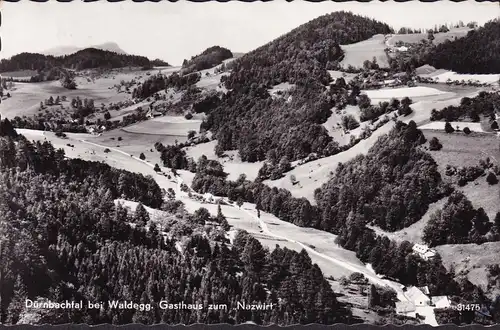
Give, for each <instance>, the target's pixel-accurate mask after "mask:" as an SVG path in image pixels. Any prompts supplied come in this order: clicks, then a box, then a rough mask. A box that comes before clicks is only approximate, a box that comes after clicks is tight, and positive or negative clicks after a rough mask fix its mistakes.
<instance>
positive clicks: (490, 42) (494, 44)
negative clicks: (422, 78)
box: [425, 20, 500, 74]
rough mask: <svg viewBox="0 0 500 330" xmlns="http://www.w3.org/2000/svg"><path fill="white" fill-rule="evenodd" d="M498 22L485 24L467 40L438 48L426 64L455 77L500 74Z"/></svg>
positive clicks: (470, 33)
mask: <svg viewBox="0 0 500 330" xmlns="http://www.w3.org/2000/svg"><path fill="white" fill-rule="evenodd" d="M498 54H500V20H495V21H491V22H488V23H486V24H485V25H484V27H481V28H479V29H477V30H472V31H470V32H469V33H468V34H467V36H466V37H464V38H459V39H456V40H454V41H446V42H444V43H442V44H439V45H437V46H436V47H435V48H434V49H433V50H432V51H431V52H430V53H429V54H428V55H427V58H426V61H425V62H426V63H428V64H430V65H432V66H434V67H436V68H439V69H448V70H452V71H455V72H458V73H476V74H488V73H500V56H499V55H498Z"/></svg>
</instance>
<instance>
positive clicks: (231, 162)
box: [184, 140, 263, 181]
mask: <svg viewBox="0 0 500 330" xmlns="http://www.w3.org/2000/svg"><path fill="white" fill-rule="evenodd" d="M216 145H217V140H213V141H210V142H207V143H201V144H197V145H195V146H192V147H186V148H184V150H186V154H187V155H188V156H189V157H193V158H194V160H198V158H200V157H201V156H202V155H205V156H207V158H208V159H213V160H217V161H218V162H220V163H221V164H222V165H223V166H224V171H225V172H226V173H228V174H229V175H228V179H229V180H233V181H236V180H237V179H238V177H239V176H240V175H241V174H245V175H246V177H247V179H248V180H252V181H253V180H255V178H257V175H258V174H259V169H260V168H261V167H262V165H263V162H255V163H248V162H243V161H241V159H240V157H239V156H238V152H237V151H226V152H225V154H226V155H227V156H226V157H222V158H219V157H217V156H216V155H215V151H214V148H215V146H216Z"/></svg>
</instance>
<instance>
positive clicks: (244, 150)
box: [0, 12, 500, 326]
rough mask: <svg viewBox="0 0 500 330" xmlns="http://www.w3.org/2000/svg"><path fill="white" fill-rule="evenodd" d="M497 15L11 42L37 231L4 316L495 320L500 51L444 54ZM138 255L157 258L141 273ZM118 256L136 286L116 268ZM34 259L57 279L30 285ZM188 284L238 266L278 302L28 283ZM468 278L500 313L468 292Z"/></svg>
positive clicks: (24, 223)
mask: <svg viewBox="0 0 500 330" xmlns="http://www.w3.org/2000/svg"><path fill="white" fill-rule="evenodd" d="M496 25H499V23H498V21H492V22H490V23H487V24H486V25H485V26H484V27H475V28H471V27H464V26H463V23H462V25H460V24H457V26H455V27H451V30H450V29H448V27H447V26H444V27H445V28H446V29H448V30H449V31H447V32H440V31H439V32H438V31H437V30H436V28H435V31H433V30H432V29H431V30H430V31H429V32H426V33H420V32H417V33H396V31H395V30H394V29H393V28H392V27H390V26H389V25H387V24H386V23H382V22H379V21H377V20H375V19H370V18H367V17H362V16H358V15H355V14H352V13H350V12H334V13H332V14H327V15H323V16H320V17H318V18H316V19H314V20H312V21H310V22H308V23H305V24H304V25H301V26H299V27H297V28H296V29H294V30H292V31H291V32H289V33H287V34H284V35H282V36H281V37H278V38H277V39H275V40H273V41H271V42H269V43H267V44H264V45H263V46H260V47H259V48H256V49H255V50H252V51H249V52H247V53H245V54H239V53H232V52H231V51H230V50H229V49H227V48H224V47H220V46H213V47H210V48H207V49H206V50H204V51H203V52H201V53H199V54H197V55H194V56H192V57H191V59H189V60H188V59H186V60H184V62H183V64H182V65H181V66H170V65H168V63H166V62H164V61H162V60H154V61H152V60H149V59H148V58H146V57H143V56H135V55H128V54H126V53H125V52H124V51H123V50H121V48H120V47H119V46H118V44H115V43H106V44H103V45H104V46H102V45H101V46H102V47H101V46H99V47H97V46H96V47H95V48H99V49H95V48H88V49H74V53H71V54H67V55H66V56H58V55H57V54H59V53H61V54H62V53H63V52H65V51H68V52H69V51H71V52H73V51H72V50H66V48H67V47H62V48H61V49H57V48H54V49H51V50H49V51H47V53H48V54H56V55H57V56H55V57H54V56H47V55H43V54H30V53H23V54H20V55H18V57H17V58H16V57H15V56H14V57H13V58H11V59H9V60H2V62H1V65H0V69H1V70H0V71H2V73H1V79H0V81H1V85H2V86H1V92H2V93H1V102H0V118H1V120H2V122H1V125H0V156H1V157H0V169H1V171H2V172H1V173H0V174H1V176H0V177H1V178H2V180H3V181H2V182H0V195H1V196H2V197H5V198H4V199H5V200H6V201H3V202H2V203H0V206H1V207H2V208H3V209H5V210H6V211H5V212H4V215H3V218H1V217H0V225H1V226H0V229H1V231H0V242H3V241H5V242H14V241H15V240H16V239H19V241H20V242H22V243H21V244H20V245H19V246H21V247H20V248H19V249H18V250H15V251H16V252H15V255H21V254H22V253H27V255H28V256H27V257H26V259H24V261H19V262H18V261H16V260H14V259H12V260H11V259H8V258H7V257H5V259H4V260H9V262H10V264H7V261H5V262H4V263H3V264H0V266H1V267H2V268H0V270H1V271H3V269H4V268H5V269H8V267H14V268H15V269H16V271H18V272H19V274H18V275H19V276H17V275H15V274H17V273H15V272H13V273H12V274H14V275H12V276H10V275H9V276H10V277H8V278H7V279H6V280H5V281H6V282H5V283H7V284H8V286H9V290H10V291H9V293H8V295H9V298H8V299H7V300H4V301H7V302H6V303H5V304H6V305H5V306H4V305H2V303H1V302H0V307H1V308H3V309H4V310H5V313H4V314H5V315H8V321H7V316H2V315H0V321H2V322H10V323H13V324H14V323H15V322H17V320H24V319H30V318H31V319H36V320H37V321H33V322H32V323H37V322H42V321H43V320H44V317H47V318H48V320H64V319H66V320H73V319H76V318H77V317H81V319H82V320H86V321H85V322H89V323H92V324H98V323H103V322H111V321H112V323H115V324H118V323H127V322H131V321H134V322H138V323H146V324H153V323H159V322H160V321H161V322H174V321H175V322H178V323H179V322H184V323H190V324H191V323H196V322H200V321H201V320H202V318H204V320H208V319H209V318H211V319H210V320H211V321H210V322H211V323H217V321H219V322H223V321H226V322H230V323H234V324H238V323H242V322H243V321H242V320H244V321H245V322H247V321H250V322H254V323H257V324H265V325H267V324H272V323H273V322H275V323H278V324H280V325H290V324H295V323H301V324H309V323H313V321H314V322H316V323H325V324H333V323H335V322H337V321H338V322H346V323H360V322H365V323H372V324H379V325H382V324H387V323H394V324H398V325H402V324H428V325H432V326H438V325H440V324H444V323H446V322H445V321H450V322H454V323H456V324H459V325H464V324H470V323H480V324H485V325H490V324H493V323H497V322H498V321H500V314H499V313H500V304H497V303H496V302H495V299H496V297H497V295H498V294H500V287H498V283H500V280H498V279H497V277H498V276H499V275H498V274H497V272H496V269H497V268H495V267H498V258H497V255H498V253H499V242H500V208H499V206H498V205H499V204H498V200H499V198H500V197H499V196H500V195H499V190H498V189H499V188H498V184H499V180H498V179H497V177H498V176H500V164H498V161H500V149H499V139H498V136H499V134H500V133H499V132H500V128H499V126H498V125H499V123H498V118H499V116H500V95H499V90H500V85H499V84H500V72H499V71H498V70H495V69H492V70H491V72H490V71H488V70H486V71H487V73H486V71H485V67H487V64H488V63H493V64H491V65H492V68H494V67H495V68H496V66H495V65H496V64H497V62H495V61H496V60H495V59H491V57H490V55H489V53H487V54H482V53H481V54H479V55H478V54H476V53H474V55H475V56H478V64H477V66H474V68H475V69H474V70H475V71H474V72H464V70H462V65H463V63H465V62H460V61H458V60H457V61H454V62H453V66H449V67H448V66H440V65H441V64H442V60H441V57H442V56H443V54H445V53H446V52H448V51H450V49H453V47H455V46H454V45H456V44H461V43H465V44H467V43H469V42H472V41H470V40H471V39H472V38H474V37H477V38H478V39H479V40H481V41H484V40H486V39H487V38H486V37H485V35H489V34H488V33H491V31H490V30H494V29H496V28H497V27H496ZM499 26H500V25H499ZM440 29H441V30H443V31H444V30H445V29H444V28H443V27H440ZM403 30H404V29H403ZM470 31H472V32H470ZM400 32H401V31H400ZM422 40H423V41H422ZM106 47H107V48H110V50H106V49H107V48H106ZM491 47H496V46H491ZM104 48H106V49H104ZM67 49H70V48H67ZM127 49H128V48H127ZM422 49H423V50H422ZM403 53H404V54H403ZM462 55H463V56H466V54H465V55H464V54H461V55H460V56H462ZM41 59H43V60H41ZM26 63H28V64H26ZM157 64H159V65H157ZM431 64H432V65H431ZM433 65H435V66H433ZM28 67H31V70H30V69H29V68H28ZM33 69H34V70H33ZM452 70H455V71H452ZM53 75H56V76H53ZM38 80H41V81H38ZM466 128H467V129H466ZM17 134H20V135H22V136H24V137H25V138H26V139H24V138H22V137H20V136H18V135H17ZM58 150H63V152H61V151H58ZM120 171H122V172H120ZM30 182H33V184H32V185H30ZM2 185H3V187H2ZM7 187H9V189H8V188H7ZM10 187H13V189H12V191H10ZM28 187H29V190H30V191H29V192H27V193H26V194H22V193H21V192H22V190H23V189H28ZM51 189H53V191H54V192H51V191H52V190H51ZM85 194H89V198H88V200H85V199H84V197H83V196H85ZM42 196H43V197H44V198H46V200H47V201H46V204H44V202H43V201H42V200H41V199H42ZM8 198H10V199H11V201H10V202H7V199H8ZM30 199H31V200H33V201H34V203H35V204H36V207H30V206H29V205H30V204H29V202H30ZM78 201H79V204H78ZM123 208H124V209H125V210H126V211H123ZM71 216H72V217H73V218H71V219H69V217H71ZM112 228H114V229H112ZM93 230H94V231H95V233H93ZM440 235H441V236H440ZM49 242H50V243H49ZM8 244H11V243H8ZM12 244H14V243H12ZM8 246H9V248H10V247H11V245H8ZM12 246H14V245H12ZM419 247H422V249H426V250H428V249H429V248H430V250H431V251H433V253H435V254H433V255H432V257H428V256H427V255H425V253H423V252H421V251H420V250H419ZM12 249H14V248H12ZM121 249H123V252H120V251H122V250H121ZM12 251H14V250H12ZM20 251H21V252H20ZM23 251H28V252H23ZM29 251H35V252H29ZM139 251H141V252H139ZM146 251H148V252H146ZM2 253H3V252H2V251H0V256H3V254H2ZM148 253H152V254H153V255H154V257H152V258H150V260H154V261H151V263H148V262H146V260H147V259H143V258H145V256H146V255H147V254H148ZM124 255H128V256H130V258H131V261H130V264H134V265H136V267H138V268H140V269H142V272H140V273H144V275H142V274H140V273H138V274H134V275H133V276H132V275H130V276H128V277H127V276H125V275H124V274H125V273H126V272H128V270H125V269H126V268H129V267H128V266H127V265H125V261H123V260H124V259H120V258H123V256H124ZM9 258H10V257H9ZM92 258H93V259H92ZM118 259H120V260H121V261H119V260H118ZM189 259H192V261H191V260H189ZM46 260H48V261H46ZM162 260H163V261H162ZM24 262H29V263H32V264H33V265H34V266H33V267H34V268H33V269H34V270H33V271H31V272H25V270H24V269H25V268H26V267H25V264H24ZM191 262H192V263H191ZM167 264H168V266H166V265H167ZM9 265H10V266H9ZM62 265H69V266H68V270H67V271H66V270H64V271H63V270H62V269H63V268H61V267H63V266H62ZM124 265H125V266H124ZM87 266H88V267H89V268H88V269H92V272H90V270H89V274H83V273H82V274H79V273H78V272H77V270H81V269H84V267H87ZM16 267H17V268H16ZM23 267H24V268H23ZM108 267H109V268H108ZM141 267H142V268H141ZM151 267H152V268H151ZM169 267H170V268H169ZM176 267H177V268H176ZM148 268H151V269H150V270H151V274H152V275H151V276H150V275H149V274H148V275H146V274H147V273H148V271H147V270H146V269H148ZM167 268H168V269H167ZM104 269H106V271H104ZM145 270H146V271H145ZM115 272H121V273H120V275H119V276H120V281H122V282H123V283H128V284H124V285H122V287H123V288H125V289H120V288H118V287H116V286H114V285H112V284H109V283H108V282H109V281H108V280H109V279H108V275H109V276H114V275H112V274H114V273H115ZM169 272H175V274H176V276H177V277H179V278H181V279H180V281H181V282H182V284H179V285H178V283H174V282H175V281H174V280H172V279H164V278H167V277H169V276H166V274H168V273H169ZM190 272H193V274H196V275H193V276H191V275H187V274H189V273H190ZM59 273H60V274H59ZM222 273H223V275H222ZM48 274H58V275H57V276H59V277H57V281H58V284H57V286H53V285H52V284H50V283H49V282H50V281H49V280H48V278H50V276H49V275H48ZM103 274H105V275H103ZM203 274H206V275H203ZM37 275H38V276H40V278H41V279H42V282H43V284H42V285H43V290H42V289H38V288H36V287H32V286H30V285H28V279H32V278H34V277H36V276H37ZM116 276H118V275H116ZM218 276H219V277H221V278H222V277H223V276H226V277H224V280H218V279H217V278H218ZM132 277H133V278H134V280H133V281H134V282H128V281H129V280H130V281H132V280H131V278H132ZM110 278H111V277H110ZM172 278H174V279H175V276H173V277H172ZM308 278H311V280H310V281H309V282H310V283H308ZM1 281H2V278H1V277H0V282H1ZM7 281H8V282H7ZM162 281H170V282H162ZM172 281H173V282H172ZM139 282H140V283H142V282H144V285H143V284H141V285H138V284H137V283H139ZM181 282H179V283H181ZM313 282H314V283H313ZM2 283H3V282H2ZM92 283H94V284H92ZM133 283H135V284H133ZM228 283H232V284H231V285H229V284H228ZM311 283H312V284H311ZM80 285H81V287H79V286H80ZM92 285H95V287H96V289H95V290H94V291H92V290H90V289H89V288H90V287H91V286H92ZM212 285H213V286H214V289H213V290H212V289H211V288H212ZM169 287H170V288H172V290H171V291H172V292H174V291H175V292H174V293H172V295H171V296H170V298H171V299H172V300H175V299H181V298H182V299H188V300H190V299H191V297H192V299H193V301H194V300H196V299H202V298H203V297H205V298H203V299H206V300H207V299H208V300H207V301H212V302H217V301H216V300H217V299H219V300H221V301H222V300H223V299H226V298H223V297H222V295H221V294H220V293H218V291H217V288H219V289H221V290H222V291H224V293H225V296H232V297H233V298H230V301H228V303H230V304H233V305H234V304H236V300H235V299H236V298H235V297H240V295H241V296H242V297H244V298H245V299H248V300H250V299H253V300H254V301H260V302H263V301H268V300H271V299H273V301H274V300H275V301H278V302H279V306H280V307H279V310H275V311H270V312H269V313H266V314H262V315H261V316H256V315H255V314H252V313H243V312H242V313H239V312H234V313H233V312H227V313H221V314H220V315H215V314H213V315H212V314H210V313H207V312H200V313H199V314H195V313H191V311H190V312H186V313H185V315H181V314H179V313H178V314H175V313H173V312H171V311H167V312H164V314H161V315H160V314H158V313H157V314H154V313H150V314H148V313H140V312H131V313H129V314H123V315H122V314H118V313H115V312H112V311H108V312H107V313H108V315H104V314H106V313H101V314H99V313H92V312H90V313H89V314H88V315H87V314H85V313H88V311H85V312H82V315H83V314H85V316H79V315H77V316H75V315H76V314H75V315H72V314H67V315H66V314H64V315H63V314H51V313H48V314H47V315H48V316H47V315H45V314H43V315H42V314H40V315H38V314H37V315H35V316H34V314H33V313H34V312H30V311H27V310H25V309H23V308H22V307H18V306H17V305H16V304H17V300H16V299H17V298H16V294H20V295H26V296H29V295H34V294H35V293H36V294H37V295H38V297H39V298H37V299H59V298H61V297H65V296H68V297H69V296H71V297H72V298H75V297H80V298H81V297H85V299H87V298H90V299H104V297H108V296H116V297H122V298H123V297H127V296H128V297H133V299H136V300H141V301H147V300H151V301H157V300H158V299H159V298H160V297H161V296H162V295H164V294H166V295H168V294H169V293H165V292H168V290H167V289H168V288H169ZM193 287H194V290H193ZM127 290H130V292H128V291H127ZM416 290H419V292H420V291H422V292H425V291H427V292H426V293H425V294H423V293H422V294H423V295H424V296H425V297H427V298H429V299H430V300H429V303H428V304H423V305H422V304H420V303H418V302H416V300H415V298H414V292H415V291H416ZM132 292H133V294H132ZM94 295H95V296H94ZM202 296H203V297H202ZM23 297H24V296H23ZM40 297H41V298H40ZM183 297H184V298H183ZM200 297H202V298H200ZM207 297H209V298H207ZM300 297H302V298H300ZM442 297H444V298H445V300H446V301H448V303H447V305H445V306H444V307H442V306H441V305H439V306H437V305H436V304H434V303H432V302H431V299H434V298H436V299H441V298H442ZM130 299H132V298H130ZM470 299H476V300H477V302H475V303H477V304H481V306H482V307H481V308H483V309H484V310H487V311H488V313H489V314H488V316H487V317H485V316H484V315H483V314H481V315H479V314H475V313H474V312H471V313H465V312H464V313H458V312H457V310H456V309H453V308H452V306H454V305H456V304H461V303H464V302H465V301H469V300H470ZM497 300H498V299H497ZM186 301H187V300H186ZM224 301H227V300H224ZM287 304H289V306H294V307H287V306H288V305H287ZM495 304H496V305H495ZM313 305H314V306H315V309H314V313H313V312H311V313H309V312H310V311H311V310H312V309H311V306H313ZM497 305H498V306H497ZM8 306H10V307H9V309H8V311H7V307H8ZM12 306H14V307H12ZM318 306H319V307H318ZM412 306H413V307H412ZM289 308H296V310H297V311H299V312H297V313H298V314H297V316H290V315H291V314H289V310H288V309H289ZM323 308H324V310H323ZM412 308H413V309H412ZM332 311H334V312H332ZM35 314H36V313H35ZM13 320H16V321H15V322H14V321H13ZM443 320H445V321H443ZM125 321H126V322H125ZM58 322H59V321H58Z"/></svg>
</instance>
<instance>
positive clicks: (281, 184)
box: [264, 121, 394, 204]
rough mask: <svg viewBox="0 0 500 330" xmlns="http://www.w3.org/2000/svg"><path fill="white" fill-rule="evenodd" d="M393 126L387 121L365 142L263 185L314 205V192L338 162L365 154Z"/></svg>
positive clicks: (391, 122)
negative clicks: (294, 179)
mask: <svg viewBox="0 0 500 330" xmlns="http://www.w3.org/2000/svg"><path fill="white" fill-rule="evenodd" d="M393 126H394V122H393V121H389V122H388V123H386V124H385V125H383V126H382V127H380V128H379V129H378V130H376V131H375V132H373V134H372V135H371V136H370V137H369V138H368V139H365V140H362V141H360V142H359V143H358V144H356V145H355V146H353V147H352V148H350V149H349V150H346V151H344V152H341V153H338V154H336V155H333V156H330V157H326V158H322V159H318V160H315V161H312V162H309V163H306V164H303V165H300V166H297V167H296V168H294V169H293V170H292V171H290V172H288V173H287V174H286V176H285V177H283V178H281V179H279V180H274V181H271V180H266V181H264V183H265V184H267V185H268V186H271V187H278V188H284V189H287V190H289V191H290V192H291V193H292V195H293V196H294V197H305V198H307V199H308V200H309V201H310V202H311V203H313V204H315V203H316V202H315V200H314V190H315V189H316V188H319V187H321V185H323V183H325V182H327V181H328V179H329V177H330V173H335V170H336V168H337V165H338V163H339V162H342V163H345V162H347V161H349V160H351V159H353V158H354V157H356V156H357V155H359V154H366V153H367V152H368V150H369V149H370V148H371V146H372V145H373V144H374V143H375V141H376V140H377V139H378V137H379V136H381V135H383V134H385V133H388V132H389V131H390V130H391V129H392V127H393ZM291 175H295V178H296V180H297V181H298V183H296V184H293V183H292V181H291V180H290V176H291Z"/></svg>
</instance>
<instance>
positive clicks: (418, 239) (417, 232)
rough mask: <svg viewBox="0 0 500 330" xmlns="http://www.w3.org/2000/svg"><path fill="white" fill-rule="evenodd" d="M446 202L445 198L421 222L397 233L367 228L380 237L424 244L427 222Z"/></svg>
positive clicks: (432, 206)
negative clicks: (423, 237)
mask: <svg viewBox="0 0 500 330" xmlns="http://www.w3.org/2000/svg"><path fill="white" fill-rule="evenodd" d="M446 200H447V198H443V199H441V200H439V201H437V202H435V203H432V204H430V205H429V209H428V210H427V212H425V214H424V215H423V216H422V218H421V219H420V220H419V221H417V222H415V223H414V224H412V225H411V226H408V227H406V228H404V229H401V230H398V231H395V232H386V231H384V230H382V229H380V228H378V227H375V226H367V227H369V228H371V229H373V230H374V231H375V233H377V234H378V235H381V236H387V237H388V238H389V239H391V240H395V241H399V242H402V241H408V242H411V243H414V244H423V243H424V241H423V240H422V236H423V234H424V232H423V230H424V228H425V226H426V225H427V222H429V219H430V216H431V215H432V214H433V213H434V212H436V211H437V210H440V209H441V208H442V207H443V205H444V204H445V203H446Z"/></svg>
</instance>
